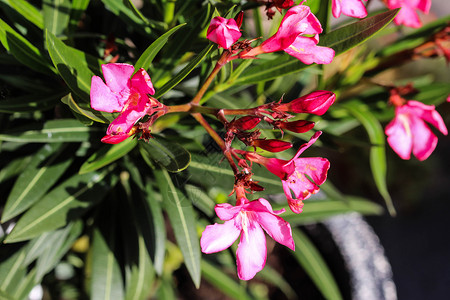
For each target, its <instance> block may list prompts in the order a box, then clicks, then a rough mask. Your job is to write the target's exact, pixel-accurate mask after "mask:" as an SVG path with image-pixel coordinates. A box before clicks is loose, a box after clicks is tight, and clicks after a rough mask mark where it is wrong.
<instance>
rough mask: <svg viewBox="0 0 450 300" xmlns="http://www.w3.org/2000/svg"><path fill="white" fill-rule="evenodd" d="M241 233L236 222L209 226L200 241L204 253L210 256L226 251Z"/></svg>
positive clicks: (231, 221)
mask: <svg viewBox="0 0 450 300" xmlns="http://www.w3.org/2000/svg"><path fill="white" fill-rule="evenodd" d="M240 233H241V230H240V228H238V227H236V225H235V221H234V220H230V221H227V222H225V223H224V224H217V223H216V224H214V225H208V226H206V228H205V230H204V231H203V233H202V237H201V239H200V246H201V248H202V252H203V253H207V254H209V253H215V252H219V251H222V250H225V249H227V248H228V247H230V246H231V245H232V244H233V243H234V241H235V240H236V239H237V238H238V236H239V234H240Z"/></svg>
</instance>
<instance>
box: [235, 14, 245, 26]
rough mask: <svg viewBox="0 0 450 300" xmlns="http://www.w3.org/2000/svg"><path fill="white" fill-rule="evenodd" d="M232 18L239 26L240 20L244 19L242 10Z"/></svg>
mask: <svg viewBox="0 0 450 300" xmlns="http://www.w3.org/2000/svg"><path fill="white" fill-rule="evenodd" d="M234 20H235V21H236V25H237V26H238V27H239V28H241V26H242V21H243V20H244V12H243V11H241V12H239V13H238V14H237V15H236V17H234Z"/></svg>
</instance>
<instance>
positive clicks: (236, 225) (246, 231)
mask: <svg viewBox="0 0 450 300" xmlns="http://www.w3.org/2000/svg"><path fill="white" fill-rule="evenodd" d="M215 211H216V214H217V216H218V217H219V218H220V219H221V220H223V221H225V223H223V224H218V223H215V224H214V225H208V226H206V229H205V231H203V234H202V237H201V239H200V245H201V248H202V252H203V253H207V254H209V253H215V252H219V251H222V250H225V249H227V248H228V247H230V246H231V245H232V244H233V243H234V241H235V240H236V239H237V238H238V237H239V235H240V236H241V238H240V241H239V245H238V249H237V251H236V257H237V271H238V276H239V278H240V279H241V280H250V279H252V278H253V277H254V276H255V275H256V273H258V272H259V271H261V270H262V269H263V268H264V265H265V264H266V257H267V248H266V238H265V236H264V231H266V232H267V234H268V235H269V236H270V237H271V238H273V239H274V240H275V241H277V242H278V243H280V244H282V245H284V246H286V247H288V248H289V249H292V250H295V245H294V240H293V238H292V231H291V226H290V225H289V223H288V222H286V221H285V220H283V219H282V218H281V217H279V216H278V215H279V214H281V213H283V212H284V209H282V210H278V211H273V210H272V206H271V205H270V203H269V202H268V201H267V200H266V199H263V198H259V199H258V200H255V201H251V202H249V201H248V200H247V199H245V198H241V199H239V200H238V201H237V203H236V206H232V205H231V204H228V203H224V204H217V205H216V207H215ZM261 227H262V229H264V231H263V230H262V229H261Z"/></svg>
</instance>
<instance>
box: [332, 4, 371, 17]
mask: <svg viewBox="0 0 450 300" xmlns="http://www.w3.org/2000/svg"><path fill="white" fill-rule="evenodd" d="M331 10H332V12H333V16H334V17H335V18H339V16H340V15H341V13H342V14H344V15H346V16H349V17H353V18H365V17H366V16H367V10H366V7H365V6H364V4H363V3H362V0H333V2H331Z"/></svg>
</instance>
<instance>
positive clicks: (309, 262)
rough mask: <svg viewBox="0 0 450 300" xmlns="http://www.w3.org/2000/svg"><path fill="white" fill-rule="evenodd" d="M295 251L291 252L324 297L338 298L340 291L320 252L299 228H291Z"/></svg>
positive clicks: (335, 299)
mask: <svg viewBox="0 0 450 300" xmlns="http://www.w3.org/2000/svg"><path fill="white" fill-rule="evenodd" d="M292 237H293V238H294V242H295V251H294V252H291V253H292V255H293V256H294V257H295V258H296V259H297V261H298V262H299V263H300V265H301V266H302V267H303V269H304V270H305V272H306V273H307V274H308V275H309V277H310V278H311V279H312V281H313V282H314V284H315V285H316V286H317V288H318V289H319V291H320V292H321V293H322V295H323V296H324V298H325V299H328V300H340V299H342V295H341V292H340V291H339V288H338V285H337V283H336V281H335V280H334V277H333V275H332V273H331V272H330V270H329V268H328V266H327V264H326V263H325V261H324V259H323V258H322V255H321V254H320V252H319V251H318V250H317V249H316V247H315V246H314V244H313V243H312V242H311V241H310V240H309V238H308V237H307V236H306V235H305V234H304V233H303V232H301V231H300V230H299V229H294V230H292Z"/></svg>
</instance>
